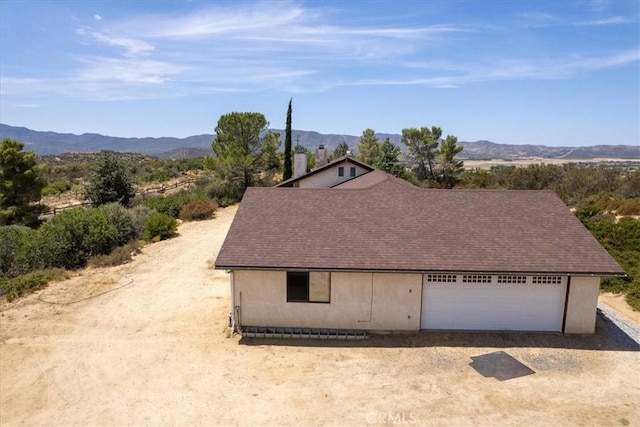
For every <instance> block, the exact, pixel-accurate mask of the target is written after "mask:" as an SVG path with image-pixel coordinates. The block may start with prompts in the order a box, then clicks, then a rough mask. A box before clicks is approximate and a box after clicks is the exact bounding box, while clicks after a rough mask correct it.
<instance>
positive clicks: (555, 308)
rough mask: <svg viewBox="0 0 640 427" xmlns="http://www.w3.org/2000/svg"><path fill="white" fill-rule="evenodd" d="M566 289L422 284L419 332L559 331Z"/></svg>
mask: <svg viewBox="0 0 640 427" xmlns="http://www.w3.org/2000/svg"><path fill="white" fill-rule="evenodd" d="M564 294H565V285H564V284H560V285H558V284H556V285H540V284H535V285H534V284H495V283H428V282H427V283H425V284H424V287H423V301H422V321H421V325H422V326H421V327H422V329H458V330H512V331H516V330H519V331H560V330H561V328H562V316H563V311H564Z"/></svg>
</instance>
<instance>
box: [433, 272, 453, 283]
mask: <svg viewBox="0 0 640 427" xmlns="http://www.w3.org/2000/svg"><path fill="white" fill-rule="evenodd" d="M456 279H457V277H456V275H455V274H427V282H436V283H451V282H455V281H456Z"/></svg>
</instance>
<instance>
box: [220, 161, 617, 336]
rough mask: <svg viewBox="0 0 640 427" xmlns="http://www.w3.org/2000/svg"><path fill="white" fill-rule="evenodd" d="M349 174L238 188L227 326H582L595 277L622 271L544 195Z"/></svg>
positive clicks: (588, 329) (228, 253) (228, 248)
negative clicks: (315, 182)
mask: <svg viewBox="0 0 640 427" xmlns="http://www.w3.org/2000/svg"><path fill="white" fill-rule="evenodd" d="M343 161H346V162H351V160H349V158H345V159H343ZM325 170H332V167H328V168H326V169H325ZM367 175H368V177H367ZM356 178H357V180H353V181H352V183H351V185H350V184H349V183H348V182H344V183H338V184H334V185H332V187H333V188H304V187H302V185H301V186H300V187H299V188H286V187H285V188H282V187H280V188H249V189H248V190H247V192H246V193H245V196H244V198H243V200H242V202H241V205H240V208H239V209H238V212H237V214H236V217H235V219H234V221H233V224H232V225H231V228H230V230H229V233H228V235H227V238H226V240H225V242H224V244H223V246H222V248H221V251H220V253H219V255H218V258H217V260H216V263H215V265H216V268H218V269H224V270H227V271H228V272H229V273H230V277H231V297H232V318H233V324H234V327H235V328H236V330H239V329H242V328H245V327H269V328H303V329H310V330H311V329H334V330H366V331H417V330H421V329H431V330H499V331H547V332H563V333H580V334H590V333H593V332H594V328H595V320H596V304H597V297H598V288H599V284H600V278H601V277H603V276H615V275H624V271H623V270H622V268H621V267H620V266H619V265H618V264H617V263H616V262H615V260H613V259H612V258H611V256H609V254H608V253H607V252H606V250H605V249H604V248H603V247H602V246H601V245H600V244H599V243H598V242H597V241H596V240H595V239H594V238H593V236H592V235H591V234H590V232H589V231H588V230H587V229H586V228H585V227H583V226H582V224H581V223H580V222H579V221H578V220H577V219H576V218H575V216H574V215H573V214H572V213H571V212H570V211H569V209H568V208H567V207H566V206H565V205H564V203H563V202H562V201H561V200H560V199H559V198H558V197H557V196H556V195H555V194H554V193H553V192H551V191H507V190H434V189H421V188H417V187H415V186H412V185H410V184H408V183H406V182H404V181H402V180H399V179H396V178H393V177H392V176H390V175H388V174H385V173H382V172H380V171H377V172H375V170H374V169H372V170H370V171H368V172H367V173H366V174H362V175H361V176H360V177H356ZM303 181H304V180H298V181H297V182H299V183H300V184H302V182H303Z"/></svg>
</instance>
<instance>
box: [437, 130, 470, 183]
mask: <svg viewBox="0 0 640 427" xmlns="http://www.w3.org/2000/svg"><path fill="white" fill-rule="evenodd" d="M457 144H458V138H457V137H455V136H453V135H447V138H446V139H445V140H444V141H442V145H441V146H440V152H439V156H438V166H439V169H440V174H439V176H438V179H439V181H440V182H441V183H442V184H443V185H444V186H445V188H453V186H454V185H456V184H457V183H458V181H459V177H460V174H461V173H462V172H463V171H464V163H463V161H462V160H456V159H455V157H456V156H457V155H458V154H460V152H461V151H462V150H463V149H464V147H462V146H459V145H457Z"/></svg>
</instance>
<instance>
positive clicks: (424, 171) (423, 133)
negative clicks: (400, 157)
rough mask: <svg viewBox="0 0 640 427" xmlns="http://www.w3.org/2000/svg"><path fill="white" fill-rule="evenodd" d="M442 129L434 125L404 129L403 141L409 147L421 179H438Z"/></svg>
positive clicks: (410, 156) (410, 157) (413, 163)
mask: <svg viewBox="0 0 640 427" xmlns="http://www.w3.org/2000/svg"><path fill="white" fill-rule="evenodd" d="M441 136H442V129H440V128H439V127H436V126H432V127H431V129H429V128H427V127H422V128H420V129H417V128H408V129H402V143H403V144H405V145H406V146H407V147H408V149H409V159H410V161H411V163H412V166H413V169H414V172H415V174H416V177H417V178H418V179H419V180H425V179H431V180H434V181H436V174H435V162H436V150H437V148H438V141H439V139H440V137H441Z"/></svg>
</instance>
